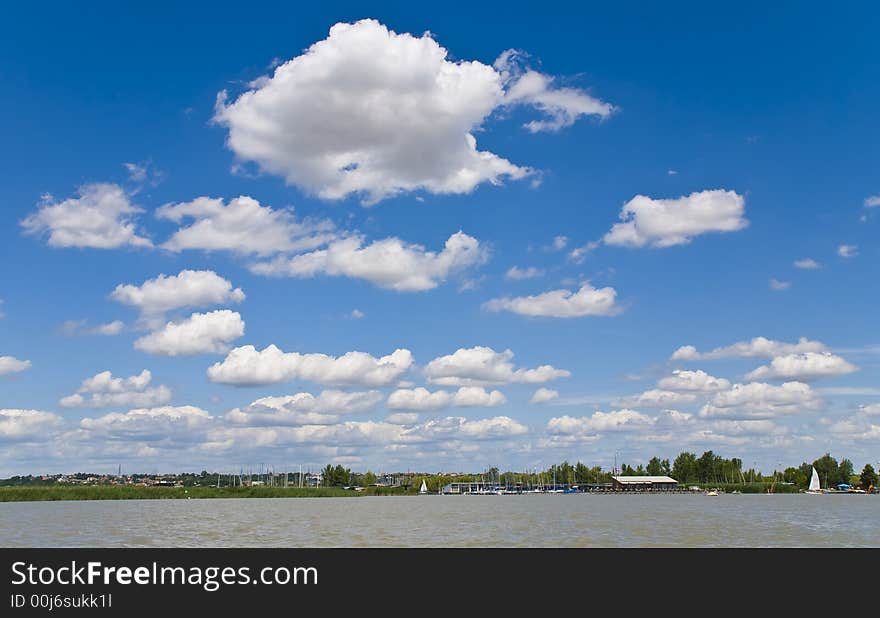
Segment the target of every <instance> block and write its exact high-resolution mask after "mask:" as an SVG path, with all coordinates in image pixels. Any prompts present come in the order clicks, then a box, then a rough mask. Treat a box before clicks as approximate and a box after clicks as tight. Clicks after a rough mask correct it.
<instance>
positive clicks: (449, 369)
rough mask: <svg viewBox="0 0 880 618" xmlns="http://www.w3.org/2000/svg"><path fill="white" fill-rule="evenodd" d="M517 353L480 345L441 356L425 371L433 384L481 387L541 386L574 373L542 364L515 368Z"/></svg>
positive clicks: (430, 363) (428, 365)
mask: <svg viewBox="0 0 880 618" xmlns="http://www.w3.org/2000/svg"><path fill="white" fill-rule="evenodd" d="M512 359H513V352H511V351H510V350H504V351H503V352H496V351H495V350H493V349H492V348H487V347H482V346H476V347H473V348H459V349H458V350H456V351H455V352H454V353H453V354H449V355H447V356H439V357H437V358H435V359H434V360H432V361H431V362H429V363H428V364H427V365H426V366H425V368H424V374H425V376H426V377H427V378H428V381H429V382H431V383H433V384H441V385H444V386H479V385H481V384H511V383H521V384H541V383H544V382H549V381H551V380H557V379H559V378H567V377H568V376H570V375H571V372H569V371H566V370H564V369H557V368H555V367H553V366H551V365H542V366H540V367H536V368H534V369H514V365H513V362H512Z"/></svg>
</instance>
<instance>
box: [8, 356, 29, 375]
mask: <svg viewBox="0 0 880 618" xmlns="http://www.w3.org/2000/svg"><path fill="white" fill-rule="evenodd" d="M30 367H31V361H29V360H19V359H17V358H15V357H14V356H0V376H5V375H9V374H11V373H20V372H22V371H25V370H27V369H30Z"/></svg>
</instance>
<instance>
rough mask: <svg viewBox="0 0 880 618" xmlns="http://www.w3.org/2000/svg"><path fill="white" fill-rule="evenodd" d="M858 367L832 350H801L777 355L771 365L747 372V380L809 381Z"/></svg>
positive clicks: (846, 372) (844, 372)
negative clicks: (796, 352)
mask: <svg viewBox="0 0 880 618" xmlns="http://www.w3.org/2000/svg"><path fill="white" fill-rule="evenodd" d="M858 369H859V368H858V367H856V366H855V365H853V364H851V363H848V362H847V361H846V360H845V359H843V358H841V357H840V356H836V355H834V354H831V353H830V352H801V353H799V354H788V355H786V356H777V357H776V358H774V359H773V361H772V362H771V363H770V364H769V365H763V366H761V367H758V368H757V369H755V370H754V371H752V372H750V373H748V374H746V376H745V377H746V379H747V380H765V379H768V378H770V379H783V380H798V381H803V382H809V381H812V380H818V379H821V378H831V377H835V376H841V375H846V374H848V373H853V372H854V371H858Z"/></svg>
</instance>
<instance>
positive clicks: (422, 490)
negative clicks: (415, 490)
mask: <svg viewBox="0 0 880 618" xmlns="http://www.w3.org/2000/svg"><path fill="white" fill-rule="evenodd" d="M419 493H420V494H426V493H428V486H427V485H426V484H425V479H422V486H421V487H419Z"/></svg>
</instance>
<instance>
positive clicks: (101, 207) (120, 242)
mask: <svg viewBox="0 0 880 618" xmlns="http://www.w3.org/2000/svg"><path fill="white" fill-rule="evenodd" d="M140 212H142V209H141V208H138V207H137V206H135V205H134V204H132V203H131V201H130V198H129V196H128V195H127V194H126V192H125V190H124V189H122V187H120V186H119V185H115V184H111V183H94V184H87V185H83V186H81V187H80V188H79V190H78V192H77V197H71V198H68V199H66V200H63V201H61V202H56V201H54V199H53V198H52V197H51V196H45V197H44V198H43V200H42V202H41V203H40V204H39V206H38V207H37V211H36V212H35V213H33V214H31V215H29V216H27V217H26V218H25V219H24V220H22V222H21V225H22V227H23V228H24V231H25V233H26V234H42V233H44V232H45V233H48V234H49V241H48V242H49V246H50V247H88V248H92V249H115V248H118V247H125V246H130V247H152V246H153V243H152V242H151V241H150V240H149V239H148V238H147V237H145V236H139V235H138V232H137V228H136V226H135V223H134V218H135V216H136V215H137V214H138V213H140Z"/></svg>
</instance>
